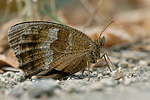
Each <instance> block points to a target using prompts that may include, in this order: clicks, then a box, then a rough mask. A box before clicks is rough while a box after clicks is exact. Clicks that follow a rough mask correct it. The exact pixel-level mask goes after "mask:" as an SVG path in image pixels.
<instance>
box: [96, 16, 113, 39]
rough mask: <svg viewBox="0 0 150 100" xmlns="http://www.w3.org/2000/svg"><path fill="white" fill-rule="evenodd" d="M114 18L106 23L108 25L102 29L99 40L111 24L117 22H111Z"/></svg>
mask: <svg viewBox="0 0 150 100" xmlns="http://www.w3.org/2000/svg"><path fill="white" fill-rule="evenodd" d="M112 18H113V17H111V18H110V19H109V20H108V21H107V22H106V24H105V25H104V27H103V29H102V31H101V33H100V35H99V38H100V37H101V35H102V34H103V33H104V31H105V30H106V29H107V27H108V26H110V24H112V23H113V22H115V21H111V20H112Z"/></svg>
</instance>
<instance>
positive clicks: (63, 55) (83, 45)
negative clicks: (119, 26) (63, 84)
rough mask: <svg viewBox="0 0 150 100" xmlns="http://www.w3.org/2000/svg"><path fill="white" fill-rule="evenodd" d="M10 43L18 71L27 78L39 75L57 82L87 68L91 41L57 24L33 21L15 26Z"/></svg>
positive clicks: (72, 29) (10, 33) (10, 34)
mask: <svg viewBox="0 0 150 100" xmlns="http://www.w3.org/2000/svg"><path fill="white" fill-rule="evenodd" d="M9 42H10V45H11V47H12V48H13V49H14V52H15V54H16V57H17V58H18V61H19V64H20V65H19V67H20V68H21V69H23V71H24V72H25V75H26V76H27V77H30V76H32V75H36V74H38V73H43V75H44V74H45V75H53V78H56V77H58V76H59V78H61V77H63V76H65V75H70V74H73V73H75V72H77V71H80V70H82V69H84V68H85V67H86V62H87V57H86V55H87V53H88V51H89V49H90V47H89V45H90V44H93V41H92V40H91V38H89V37H88V36H87V35H85V34H84V33H82V32H80V31H78V30H76V29H74V28H71V27H68V26H64V25H61V24H57V23H52V22H44V21H33V22H24V23H20V24H16V25H14V26H13V27H12V28H11V29H10V31H9Z"/></svg>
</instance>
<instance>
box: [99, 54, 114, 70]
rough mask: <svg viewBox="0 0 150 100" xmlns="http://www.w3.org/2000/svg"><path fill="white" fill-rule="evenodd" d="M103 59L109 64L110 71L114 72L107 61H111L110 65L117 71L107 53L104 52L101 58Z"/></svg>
mask: <svg viewBox="0 0 150 100" xmlns="http://www.w3.org/2000/svg"><path fill="white" fill-rule="evenodd" d="M103 57H104V60H105V62H106V63H107V66H108V68H109V70H110V71H112V70H111V68H110V65H109V63H108V61H107V59H108V60H109V62H110V64H111V65H112V67H113V68H114V69H116V68H115V66H114V65H113V63H112V62H111V60H110V58H109V56H108V54H107V53H106V52H104V53H103V54H102V56H101V58H103ZM106 57H107V59H106Z"/></svg>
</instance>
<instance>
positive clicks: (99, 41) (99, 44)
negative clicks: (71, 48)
mask: <svg viewBox="0 0 150 100" xmlns="http://www.w3.org/2000/svg"><path fill="white" fill-rule="evenodd" d="M95 44H96V46H97V47H99V48H102V47H103V46H104V45H105V37H102V38H98V39H97V40H95Z"/></svg>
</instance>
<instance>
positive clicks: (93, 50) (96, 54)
mask: <svg viewBox="0 0 150 100" xmlns="http://www.w3.org/2000/svg"><path fill="white" fill-rule="evenodd" d="M104 43H105V37H103V38H99V39H97V40H95V41H94V44H92V45H90V51H89V54H88V62H90V63H96V62H97V60H98V59H100V57H101V56H100V53H101V49H102V47H103V46H104Z"/></svg>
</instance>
